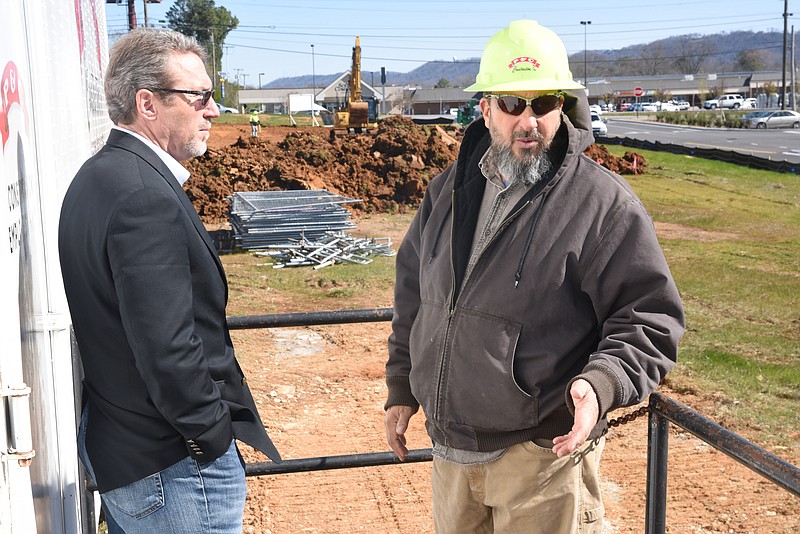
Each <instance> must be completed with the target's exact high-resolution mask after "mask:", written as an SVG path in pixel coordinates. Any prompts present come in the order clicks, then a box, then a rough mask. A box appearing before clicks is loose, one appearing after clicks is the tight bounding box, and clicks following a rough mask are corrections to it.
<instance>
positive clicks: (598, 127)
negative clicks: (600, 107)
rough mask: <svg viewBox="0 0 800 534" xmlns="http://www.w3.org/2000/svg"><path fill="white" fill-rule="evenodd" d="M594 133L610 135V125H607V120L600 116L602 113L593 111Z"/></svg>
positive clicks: (596, 134)
mask: <svg viewBox="0 0 800 534" xmlns="http://www.w3.org/2000/svg"><path fill="white" fill-rule="evenodd" d="M592 133H593V134H594V135H595V137H597V136H606V135H608V126H606V121H604V120H603V119H601V118H600V115H598V114H597V113H595V112H594V111H593V112H592Z"/></svg>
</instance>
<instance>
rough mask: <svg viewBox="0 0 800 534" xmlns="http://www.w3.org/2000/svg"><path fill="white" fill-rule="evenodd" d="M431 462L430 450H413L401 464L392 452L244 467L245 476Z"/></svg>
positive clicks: (260, 463)
mask: <svg viewBox="0 0 800 534" xmlns="http://www.w3.org/2000/svg"><path fill="white" fill-rule="evenodd" d="M431 460H433V450H432V449H414V450H411V451H408V454H407V455H406V458H405V460H403V461H402V462H401V461H400V460H399V459H398V458H397V456H395V454H394V453H393V452H370V453H367V454H346V455H342V456H320V457H318V458H300V459H298V460H284V461H282V462H281V463H279V464H276V463H273V462H257V463H251V464H247V465H246V466H245V475H246V476H261V475H282V474H285V473H303V472H306V471H325V470H328V469H348V468H350V467H372V466H376V465H392V464H413V463H418V462H430V461H431Z"/></svg>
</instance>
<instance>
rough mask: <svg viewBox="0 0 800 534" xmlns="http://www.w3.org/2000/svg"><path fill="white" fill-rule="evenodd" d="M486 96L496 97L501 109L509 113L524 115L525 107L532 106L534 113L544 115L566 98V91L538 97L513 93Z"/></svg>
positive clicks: (487, 96)
mask: <svg viewBox="0 0 800 534" xmlns="http://www.w3.org/2000/svg"><path fill="white" fill-rule="evenodd" d="M486 98H494V99H496V100H497V105H498V106H499V107H500V110H501V111H502V112H504V113H508V114H509V115H514V116H517V115H522V112H523V111H525V108H526V107H528V106H530V107H531V109H532V110H533V114H534V115H537V116H542V115H545V114H547V113H550V112H551V111H553V110H554V109H556V108H557V107H558V106H559V105H560V104H561V102H562V101H563V99H564V93H552V94H547V95H541V96H537V97H536V98H522V97H521V96H513V95H486Z"/></svg>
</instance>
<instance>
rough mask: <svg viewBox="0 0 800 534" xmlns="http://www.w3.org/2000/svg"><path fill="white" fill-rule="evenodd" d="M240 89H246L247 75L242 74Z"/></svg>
mask: <svg viewBox="0 0 800 534" xmlns="http://www.w3.org/2000/svg"><path fill="white" fill-rule="evenodd" d="M242 79H243V81H242V89H247V73H244V74H242Z"/></svg>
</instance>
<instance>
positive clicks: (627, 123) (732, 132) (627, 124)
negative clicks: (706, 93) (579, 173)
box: [603, 116, 800, 163]
mask: <svg viewBox="0 0 800 534" xmlns="http://www.w3.org/2000/svg"><path fill="white" fill-rule="evenodd" d="M603 118H605V119H606V124H607V125H608V135H609V137H630V138H632V139H641V140H646V141H654V142H655V141H659V142H661V143H672V144H675V145H683V146H689V147H697V148H718V149H721V150H732V151H735V152H739V153H742V154H750V155H753V156H758V157H762V158H765V159H770V160H773V161H787V162H790V163H800V130H793V129H780V130H745V129H725V128H700V127H696V126H679V125H674V124H663V123H657V122H652V121H642V120H634V119H630V118H623V117H620V118H616V117H609V116H604V117H603Z"/></svg>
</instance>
